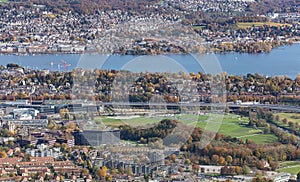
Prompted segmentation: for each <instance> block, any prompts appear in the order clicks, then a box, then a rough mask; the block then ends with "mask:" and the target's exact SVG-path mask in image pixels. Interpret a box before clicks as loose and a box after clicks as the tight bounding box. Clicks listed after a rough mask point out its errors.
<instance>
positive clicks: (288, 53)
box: [0, 43, 300, 78]
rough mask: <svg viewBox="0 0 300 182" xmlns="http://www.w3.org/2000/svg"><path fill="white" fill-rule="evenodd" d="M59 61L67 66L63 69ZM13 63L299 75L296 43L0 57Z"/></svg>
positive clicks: (40, 66) (44, 66)
mask: <svg viewBox="0 0 300 182" xmlns="http://www.w3.org/2000/svg"><path fill="white" fill-rule="evenodd" d="M62 60H65V61H66V62H67V63H68V65H69V66H67V67H64V65H63V63H62ZM8 63H17V64H19V65H21V66H24V67H28V68H34V69H50V67H51V66H50V65H51V63H53V64H52V69H53V70H61V71H65V70H66V69H68V70H71V69H73V68H75V67H82V68H96V67H98V68H103V69H117V70H119V69H126V70H131V71H145V70H147V71H157V72H160V71H170V72H172V71H178V70H184V71H188V72H197V71H204V72H207V73H210V72H219V71H226V72H227V73H228V74H230V75H246V74H247V73H260V74H264V75H268V76H275V75H288V76H289V77H291V78H295V77H296V76H297V74H298V73H300V44H299V43H295V44H293V45H292V46H285V47H280V48H276V49H274V50H272V51H271V53H268V54H264V53H263V54H246V53H243V54H240V53H227V54H216V55H212V54H205V55H201V56H198V57H197V58H195V57H194V56H191V55H164V56H132V55H125V56H121V55H113V56H109V55H91V54H88V55H79V54H51V55H49V54H48V55H47V54H44V55H43V54H42V55H0V64H1V65H6V64H8Z"/></svg>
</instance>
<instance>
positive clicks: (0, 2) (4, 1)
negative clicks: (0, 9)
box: [0, 0, 8, 4]
mask: <svg viewBox="0 0 300 182" xmlns="http://www.w3.org/2000/svg"><path fill="white" fill-rule="evenodd" d="M4 3H8V0H0V4H4Z"/></svg>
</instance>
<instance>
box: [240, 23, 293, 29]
mask: <svg viewBox="0 0 300 182" xmlns="http://www.w3.org/2000/svg"><path fill="white" fill-rule="evenodd" d="M252 25H254V26H256V27H261V26H263V25H269V26H286V25H290V24H287V23H285V24H284V23H275V22H238V23H237V27H238V28H251V27H252Z"/></svg>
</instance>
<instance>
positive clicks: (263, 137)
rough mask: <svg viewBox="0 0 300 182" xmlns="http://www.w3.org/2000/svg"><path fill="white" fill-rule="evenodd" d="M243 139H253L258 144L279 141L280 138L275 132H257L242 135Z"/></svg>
mask: <svg viewBox="0 0 300 182" xmlns="http://www.w3.org/2000/svg"><path fill="white" fill-rule="evenodd" d="M239 138H241V139H245V140H246V139H248V140H252V141H254V142H255V143H257V144H264V143H274V142H277V141H278V138H277V137H276V136H275V135H273V134H255V135H252V136H251V135H248V136H241V137H239Z"/></svg>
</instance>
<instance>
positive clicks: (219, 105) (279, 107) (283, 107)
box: [101, 102, 300, 113]
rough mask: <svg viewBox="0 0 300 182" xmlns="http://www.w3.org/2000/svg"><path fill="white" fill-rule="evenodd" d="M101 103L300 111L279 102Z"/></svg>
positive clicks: (108, 104)
mask: <svg viewBox="0 0 300 182" xmlns="http://www.w3.org/2000/svg"><path fill="white" fill-rule="evenodd" d="M101 105H104V106H112V107H118V106H119V107H121V106H123V107H126V106H128V107H134V106H136V107H149V108H151V107H156V106H160V107H205V106H206V107H213V108H216V109H217V108H218V109H224V108H225V107H226V106H228V107H229V108H230V109H234V108H243V107H246V108H266V109H271V110H278V111H288V112H294V113H300V107H297V106H288V105H279V104H276V105H275V104H234V103H204V102H198V103H163V102H159V103H146V102H103V103H102V104H101Z"/></svg>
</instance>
